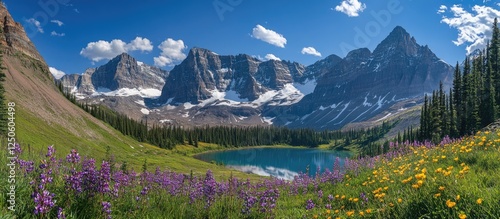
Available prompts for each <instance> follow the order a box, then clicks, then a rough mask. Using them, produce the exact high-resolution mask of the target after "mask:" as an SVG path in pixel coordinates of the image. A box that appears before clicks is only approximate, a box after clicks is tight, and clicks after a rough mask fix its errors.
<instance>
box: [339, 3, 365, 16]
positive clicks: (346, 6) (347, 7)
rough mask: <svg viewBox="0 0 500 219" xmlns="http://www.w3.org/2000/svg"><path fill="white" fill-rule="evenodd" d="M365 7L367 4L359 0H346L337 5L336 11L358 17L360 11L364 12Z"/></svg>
mask: <svg viewBox="0 0 500 219" xmlns="http://www.w3.org/2000/svg"><path fill="white" fill-rule="evenodd" d="M365 9H366V4H365V3H361V2H359V1H358V0H344V1H342V2H341V3H340V5H337V6H336V7H335V10H336V11H338V12H342V13H344V14H347V16H349V17H357V16H359V12H363V11H364V10H365Z"/></svg>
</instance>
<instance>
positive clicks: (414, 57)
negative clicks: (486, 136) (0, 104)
mask: <svg viewBox="0 0 500 219" xmlns="http://www.w3.org/2000/svg"><path fill="white" fill-rule="evenodd" d="M121 56H129V55H128V54H121V55H119V56H117V57H121ZM115 59H117V58H114V59H112V60H111V61H110V62H108V64H106V65H109V63H111V62H113V60H115ZM97 69H105V68H103V67H102V66H101V67H98V68H97ZM111 72H115V71H111ZM452 72H453V67H452V66H450V65H449V64H447V63H445V62H444V61H442V60H441V59H439V58H438V57H437V56H436V55H435V54H434V53H433V52H432V51H431V50H430V48H429V47H428V46H421V45H419V44H418V43H417V41H416V39H415V38H414V37H413V36H411V35H410V34H409V33H408V32H407V31H406V30H405V29H404V28H403V27H401V26H396V27H395V28H394V29H393V31H391V33H390V34H389V35H388V36H387V37H386V38H385V39H384V40H383V41H382V42H381V43H380V44H379V45H378V46H377V47H376V48H375V49H374V50H373V51H370V50H369V49H367V48H359V49H355V50H353V51H350V52H349V53H348V54H347V55H346V56H345V57H344V58H341V57H339V56H337V55H335V54H332V55H329V56H327V57H326V58H324V59H321V60H318V61H317V62H315V63H314V64H312V65H309V66H304V65H302V64H300V63H297V62H291V61H281V60H267V61H263V60H259V59H257V58H255V57H253V56H250V55H247V54H238V55H219V54H217V53H215V52H213V51H210V50H208V49H204V48H199V47H193V48H192V49H191V50H190V51H189V53H188V55H187V57H186V59H184V60H183V61H182V62H181V63H180V64H178V65H176V66H175V67H174V68H173V69H172V70H171V71H170V72H169V73H168V76H167V77H165V83H164V85H163V87H162V88H161V93H160V94H159V95H157V96H149V97H142V96H141V97H139V96H140V95H139V96H137V95H136V96H135V97H127V95H122V96H120V95H116V93H119V92H114V94H115V95H114V96H113V95H112V96H113V97H107V96H109V95H107V94H104V96H103V95H102V92H96V91H94V92H90V93H92V94H93V95H94V96H93V101H94V102H95V103H99V102H101V103H103V104H105V105H107V106H109V107H111V108H114V109H118V108H119V109H120V110H119V111H120V112H122V113H126V114H127V115H129V116H131V117H133V118H136V119H146V118H147V119H148V120H149V121H156V122H159V123H164V121H168V124H176V125H183V126H184V125H188V126H190V125H194V126H197V125H205V124H226V125H243V126H246V125H258V124H260V125H270V124H274V125H279V126H288V127H291V128H315V129H339V128H342V127H343V126H344V125H346V124H348V123H353V122H363V121H369V120H376V118H377V119H378V118H381V117H387V118H388V117H391V115H395V114H397V113H398V112H397V111H394V109H393V108H391V106H393V105H396V104H398V103H400V105H401V106H407V107H412V106H413V105H415V104H417V105H418V104H419V101H418V100H417V101H416V102H415V101H413V99H414V98H417V99H418V97H422V96H423V94H424V93H430V92H432V90H434V89H436V88H437V86H438V84H439V81H443V82H444V83H445V85H449V84H450V83H451V80H450V78H451V75H452ZM102 74H103V75H108V76H109V75H113V74H110V73H109V72H106V71H103V73H102ZM73 77H74V76H73ZM128 77H131V76H130V75H128ZM68 80H71V81H74V78H69V79H68ZM94 80H100V81H99V82H92V83H93V84H98V83H105V84H106V83H107V84H109V82H110V81H113V80H114V79H110V78H104V77H95V76H94V75H92V77H91V81H94ZM128 80H129V79H128ZM111 85H112V86H108V89H109V90H108V93H111V91H113V90H112V89H115V90H117V89H118V90H119V89H120V88H119V87H118V86H116V85H113V84H111ZM94 87H95V86H94ZM124 87H126V86H124ZM128 87H129V88H130V87H131V86H130V85H129V86H128ZM122 88H123V87H122ZM77 91H78V89H77ZM95 94H98V95H97V96H95ZM99 95H100V96H99ZM87 96H88V94H87ZM82 97H83V98H85V95H82ZM102 97H104V101H102V100H103V98H102ZM108 100H109V101H108ZM409 100H412V101H409ZM403 101H407V102H408V103H407V104H401V102H403ZM137 103H141V104H139V105H138V104H137ZM118 105H119V106H118ZM390 109H393V110H392V111H391V110H390ZM387 110H389V111H387ZM139 111H140V112H139ZM383 113H385V115H380V114H383Z"/></svg>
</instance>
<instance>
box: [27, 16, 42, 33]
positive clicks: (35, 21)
mask: <svg viewBox="0 0 500 219" xmlns="http://www.w3.org/2000/svg"><path fill="white" fill-rule="evenodd" d="M26 22H28V23H30V24H31V25H33V26H35V27H36V29H37V30H38V32H40V33H43V28H42V24H40V21H37V20H36V19H35V18H30V19H28V20H26Z"/></svg>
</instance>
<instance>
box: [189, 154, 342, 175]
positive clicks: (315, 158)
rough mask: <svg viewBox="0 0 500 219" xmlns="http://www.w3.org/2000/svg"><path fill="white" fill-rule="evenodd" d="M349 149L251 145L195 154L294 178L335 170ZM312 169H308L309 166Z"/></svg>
mask: <svg viewBox="0 0 500 219" xmlns="http://www.w3.org/2000/svg"><path fill="white" fill-rule="evenodd" d="M349 155H350V154H349V153H347V152H338V151H328V150H319V149H300V148H248V149H241V150H229V151H218V152H209V153H204V154H200V155H197V156H195V157H196V158H198V159H201V160H204V161H207V162H216V163H219V164H221V163H222V164H224V165H226V166H227V167H229V168H233V169H236V170H239V171H243V172H248V173H254V174H258V175H261V176H274V177H278V178H281V179H287V180H289V179H293V177H294V176H296V175H298V173H299V172H302V173H306V172H307V171H308V172H309V175H311V176H313V175H315V174H316V170H317V169H319V170H320V172H323V171H324V170H325V169H327V168H328V169H330V170H332V169H333V165H334V163H335V160H336V159H337V158H339V165H340V166H342V165H343V163H344V158H346V157H348V156H349ZM308 168H309V169H308Z"/></svg>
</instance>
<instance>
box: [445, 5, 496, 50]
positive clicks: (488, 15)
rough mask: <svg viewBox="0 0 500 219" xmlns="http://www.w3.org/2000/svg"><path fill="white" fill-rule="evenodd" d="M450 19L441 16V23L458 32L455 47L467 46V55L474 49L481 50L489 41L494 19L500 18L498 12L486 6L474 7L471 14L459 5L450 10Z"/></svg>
mask: <svg viewBox="0 0 500 219" xmlns="http://www.w3.org/2000/svg"><path fill="white" fill-rule="evenodd" d="M450 11H451V12H453V16H452V17H446V16H443V18H442V20H441V22H442V23H445V24H447V25H448V26H450V27H453V28H456V29H457V30H458V37H457V40H454V41H453V43H455V45H457V46H460V45H463V44H466V45H467V48H466V50H467V54H470V53H472V52H473V51H474V50H476V49H483V48H484V47H485V46H486V45H487V43H488V41H489V40H490V39H491V34H492V25H493V21H494V20H495V17H500V11H499V10H496V9H494V8H491V7H487V6H479V5H475V6H474V7H472V13H471V12H468V11H466V10H465V9H464V8H463V7H462V6H461V5H453V6H452V7H451V8H450Z"/></svg>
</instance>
